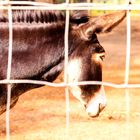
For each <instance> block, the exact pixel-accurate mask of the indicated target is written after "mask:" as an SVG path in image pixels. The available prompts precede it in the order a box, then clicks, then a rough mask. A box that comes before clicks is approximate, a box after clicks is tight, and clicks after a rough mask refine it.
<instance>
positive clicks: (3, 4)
mask: <svg viewBox="0 0 140 140" xmlns="http://www.w3.org/2000/svg"><path fill="white" fill-rule="evenodd" d="M19 3H20V4H21V5H22V4H23V5H26V4H28V5H34V6H11V5H13V4H19ZM0 9H6V10H8V18H9V53H8V68H7V79H4V80H0V84H7V85H8V93H7V95H8V96H7V110H6V136H7V137H6V138H7V140H10V119H9V114H10V97H11V84H13V83H27V84H39V85H48V86H53V87H65V95H66V127H67V128H68V127H69V91H68V87H69V86H75V85H97V84H100V85H104V86H109V87H113V88H140V84H129V83H128V81H129V65H130V52H131V22H130V18H131V15H130V10H140V5H139V4H131V5H130V4H129V1H126V3H125V4H121V5H114V4H97V3H96V4H95V3H69V1H68V0H67V1H66V3H63V4H47V3H42V2H29V1H28V2H26V1H0ZM15 9H22V10H24V9H31V10H32V9H34V10H50V9H51V10H52V9H53V10H65V11H66V24H65V37H64V38H65V69H64V82H62V83H50V82H47V81H38V80H26V79H25V80H13V79H11V78H10V75H11V63H12V38H13V37H12V36H13V32H12V10H15ZM70 10H127V17H126V19H127V42H126V44H127V45H126V48H127V49H126V66H125V80H124V81H125V82H124V83H122V84H114V83H110V82H99V81H82V82H74V83H68V78H67V65H68V30H69V11H70ZM126 111H127V113H128V114H129V92H127V91H126Z"/></svg>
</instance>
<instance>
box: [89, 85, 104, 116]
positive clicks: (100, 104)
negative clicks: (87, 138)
mask: <svg viewBox="0 0 140 140" xmlns="http://www.w3.org/2000/svg"><path fill="white" fill-rule="evenodd" d="M94 95H95V96H93V97H92V98H91V100H90V101H89V102H88V104H87V105H86V112H87V113H88V114H89V116H90V117H96V116H98V115H99V113H100V112H101V111H102V110H103V109H104V108H105V106H106V96H105V91H104V87H103V86H101V89H100V90H99V91H98V92H97V93H95V94H94Z"/></svg>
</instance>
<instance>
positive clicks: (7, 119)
mask: <svg viewBox="0 0 140 140" xmlns="http://www.w3.org/2000/svg"><path fill="white" fill-rule="evenodd" d="M8 19H9V23H8V24H9V48H8V65H7V81H10V77H11V65H12V44H13V32H12V9H11V5H8ZM10 100H11V84H10V82H8V84H7V104H6V139H7V140H10Z"/></svg>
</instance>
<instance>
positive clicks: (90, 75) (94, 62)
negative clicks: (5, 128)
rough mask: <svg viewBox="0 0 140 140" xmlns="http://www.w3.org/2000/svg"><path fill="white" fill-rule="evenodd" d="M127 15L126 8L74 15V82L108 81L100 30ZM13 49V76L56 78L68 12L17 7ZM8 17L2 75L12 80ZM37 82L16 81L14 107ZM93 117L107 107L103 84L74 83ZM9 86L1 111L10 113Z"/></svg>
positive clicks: (0, 35)
mask: <svg viewBox="0 0 140 140" xmlns="http://www.w3.org/2000/svg"><path fill="white" fill-rule="evenodd" d="M125 16H126V12H125V11H119V12H114V13H111V14H105V15H103V16H99V17H91V16H89V15H88V14H86V13H85V12H74V13H73V14H71V15H70V26H69V49H68V51H69V54H68V55H69V61H68V81H69V82H78V81H102V63H103V58H104V56H105V50H104V48H103V47H102V46H101V45H100V43H99V41H98V39H97V35H96V34H98V33H105V32H109V31H111V30H112V29H113V28H114V27H115V26H117V25H118V24H119V23H120V22H121V21H122V20H123V19H124V18H125ZM12 20H13V44H12V45H13V49H12V67H11V79H30V80H45V81H49V82H53V81H54V80H55V79H56V78H57V76H58V75H59V74H60V73H61V72H62V71H63V67H64V31H65V13H64V12H61V11H40V10H38V11H34V10H25V11H22V10H21V11H13V15H12ZM8 28H9V27H8V18H7V17H5V16H0V80H3V79H6V73H7V62H8V45H9V36H8V32H9V31H8ZM37 87H40V85H35V84H12V91H11V103H10V107H13V106H14V105H15V104H16V102H17V101H18V98H19V96H20V95H21V94H23V93H24V92H25V91H27V90H29V89H33V88H37ZM69 88H70V91H71V92H72V94H73V95H74V96H75V97H76V98H77V99H78V100H80V102H81V103H82V104H83V105H84V106H85V109H86V112H87V113H88V114H89V116H91V117H96V116H98V115H99V113H100V112H101V110H103V109H104V108H105V106H106V97H105V91H104V87H103V86H102V85H82V86H71V87H69ZM6 102H7V85H6V84H1V85H0V114H2V113H3V112H5V110H6Z"/></svg>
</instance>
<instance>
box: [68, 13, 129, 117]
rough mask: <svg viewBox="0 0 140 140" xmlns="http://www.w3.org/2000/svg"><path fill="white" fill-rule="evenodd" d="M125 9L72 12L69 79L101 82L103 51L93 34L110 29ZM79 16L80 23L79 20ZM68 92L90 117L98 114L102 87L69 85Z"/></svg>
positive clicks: (119, 20) (103, 99)
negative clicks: (87, 13) (88, 14)
mask: <svg viewBox="0 0 140 140" xmlns="http://www.w3.org/2000/svg"><path fill="white" fill-rule="evenodd" d="M125 15H126V12H125V11H121V12H115V13H111V14H105V15H103V16H100V17H96V18H92V17H86V16H84V17H83V16H80V15H78V14H77V15H76V16H75V17H74V20H73V21H74V23H75V24H73V25H72V31H73V32H74V34H75V38H77V39H75V42H74V43H75V45H77V46H76V49H75V50H74V52H73V53H72V55H71V56H70V60H69V66H68V74H69V81H70V82H78V81H102V63H103V58H104V57H105V50H104V48H103V47H102V46H101V45H100V43H99V41H98V39H97V36H96V34H98V33H105V32H109V31H111V30H112V29H113V28H114V27H115V26H117V25H118V24H119V23H120V22H121V21H122V20H123V19H124V17H125ZM82 19H83V22H81V21H82ZM70 90H71V92H72V94H73V95H74V96H75V97H76V98H77V99H78V100H80V101H81V103H82V104H83V105H84V106H85V108H86V111H87V113H88V114H89V115H90V116H91V117H95V116H98V115H99V113H100V112H101V110H103V109H104V108H105V106H106V97H105V91H104V87H103V86H101V85H82V86H71V88H70Z"/></svg>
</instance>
